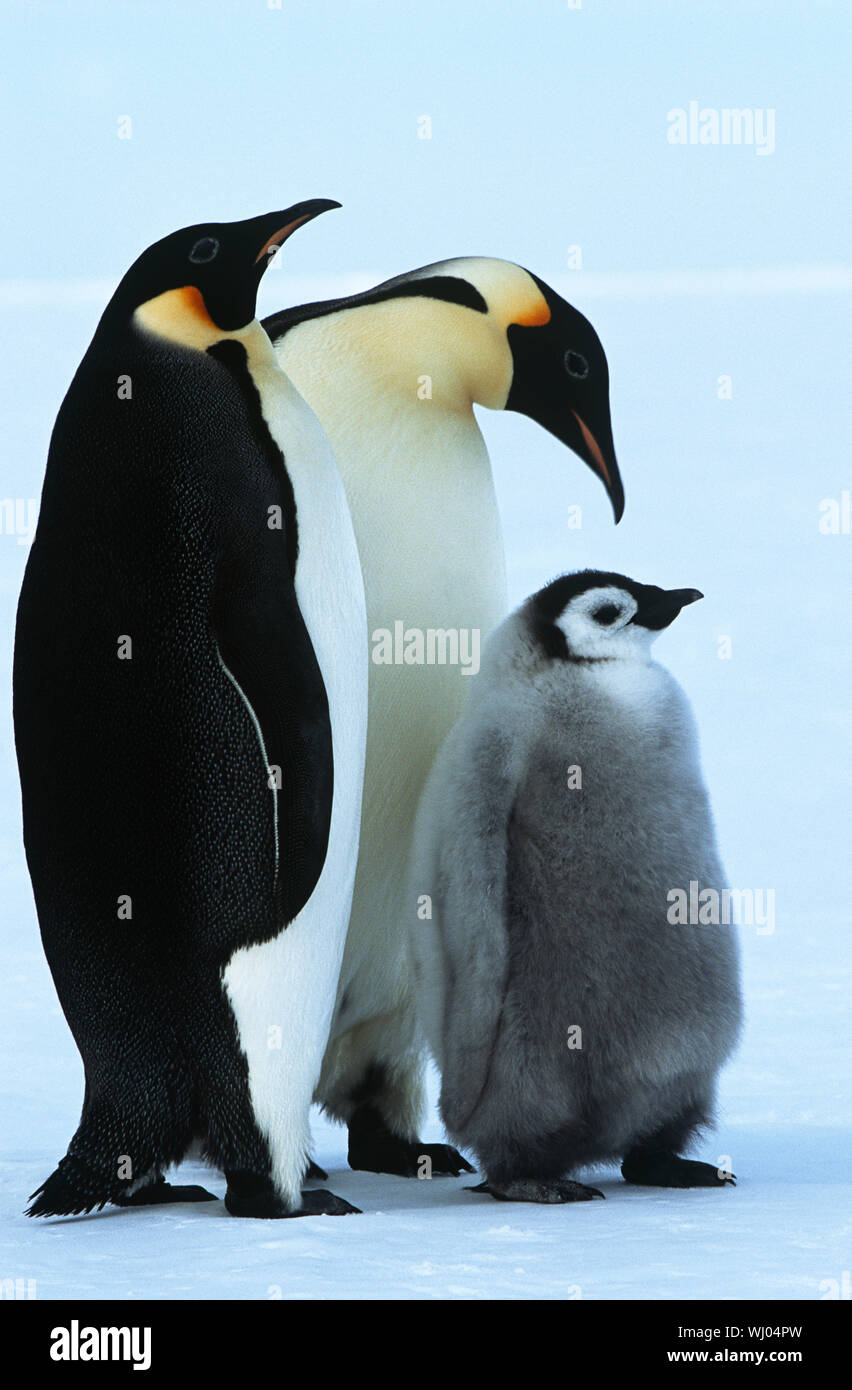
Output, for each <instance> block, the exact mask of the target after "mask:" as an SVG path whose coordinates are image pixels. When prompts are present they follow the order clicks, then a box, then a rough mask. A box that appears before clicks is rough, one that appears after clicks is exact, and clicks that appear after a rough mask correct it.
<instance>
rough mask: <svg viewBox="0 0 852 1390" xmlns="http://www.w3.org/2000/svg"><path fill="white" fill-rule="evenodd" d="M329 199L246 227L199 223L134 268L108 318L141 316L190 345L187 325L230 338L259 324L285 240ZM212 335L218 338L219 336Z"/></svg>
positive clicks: (247, 222) (267, 216)
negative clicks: (262, 293) (267, 275)
mask: <svg viewBox="0 0 852 1390" xmlns="http://www.w3.org/2000/svg"><path fill="white" fill-rule="evenodd" d="M339 206H340V204H339V203H335V202H332V201H330V200H329V199H327V198H313V199H311V200H309V201H308V202H304V203H296V204H294V206H293V207H291V208H286V209H285V210H284V211H281V212H269V213H264V214H263V215H262V216H260V217H250V218H247V219H246V220H245V221H244V222H210V223H199V224H198V225H197V226H194V227H183V228H182V229H181V230H180V231H178V232H172V234H171V235H170V236H167V237H164V238H163V239H162V241H157V242H155V243H154V245H153V246H149V247H148V249H147V251H143V252H142V255H141V256H140V257H139V258H138V260H136V261H135V262H134V264H133V265H132V266H131V267H130V269H129V270H128V272H127V274H126V275H125V276H124V279H123V280H122V281H121V284H120V285H119V287H118V289H117V290H116V292H115V295H114V296H113V299H112V301H111V303H110V305H109V307H108V309H107V313H106V314H105V316H104V317H105V319H109V320H112V321H116V320H120V319H122V318H124V319H126V318H129V317H130V316H132V315H133V314H134V313H135V312H137V311H141V312H140V319H141V321H142V322H143V323H144V324H145V326H147V327H150V328H154V329H156V330H157V331H159V332H161V333H164V334H165V336H167V337H173V338H175V339H176V340H177V341H180V342H183V341H186V340H187V339H186V331H185V322H191V321H192V320H195V321H196V322H197V324H199V325H201V326H203V327H204V328H206V329H209V330H219V331H220V332H222V333H232V332H236V331H238V330H240V329H244V328H246V327H247V326H248V325H249V324H250V323H251V322H252V320H253V319H254V316H255V308H256V302H257V291H258V286H259V285H260V281H261V277H262V275H263V272H264V271H265V269H266V267H267V266H268V265H269V262H270V260H271V258H272V256H273V255H275V253H276V252H277V251H278V249H279V247H281V246H282V245H283V243H284V242H285V241H286V240H287V238H288V237H289V236H290V235H291V234H292V233H293V232H294V231H295V230H296V228H297V227H300V226H301V225H302V223H303V222H309V221H310V220H311V218H313V217H316V216H317V215H318V214H319V213H321V212H326V211H328V209H329V208H336V207H339ZM214 336H215V334H214Z"/></svg>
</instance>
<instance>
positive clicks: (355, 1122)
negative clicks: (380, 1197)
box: [348, 1105, 476, 1178]
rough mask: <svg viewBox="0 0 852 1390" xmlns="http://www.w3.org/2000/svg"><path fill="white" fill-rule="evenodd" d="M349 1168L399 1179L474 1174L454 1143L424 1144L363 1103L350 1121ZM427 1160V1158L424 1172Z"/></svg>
mask: <svg viewBox="0 0 852 1390" xmlns="http://www.w3.org/2000/svg"><path fill="white" fill-rule="evenodd" d="M348 1158H349V1167H350V1168H355V1169H357V1170H359V1171H360V1172H364V1173H393V1174H395V1175H396V1176H397V1177H400V1178H417V1177H423V1176H427V1175H428V1176H429V1177H438V1176H441V1177H443V1176H447V1175H450V1176H452V1177H454V1178H457V1177H458V1175H459V1173H475V1172H476V1169H475V1168H473V1167H471V1165H470V1164H469V1163H468V1161H467V1159H466V1158H462V1156H461V1154H460V1153H459V1152H458V1150H457V1149H454V1148H453V1146H452V1145H451V1144H422V1143H421V1142H420V1140H419V1139H403V1138H401V1136H400V1135H398V1134H394V1133H393V1131H392V1130H390V1129H388V1127H387V1125H386V1124H385V1122H384V1120H383V1119H382V1117H381V1115H380V1114H379V1112H378V1110H376V1109H375V1108H374V1107H373V1106H372V1105H361V1106H359V1107H358V1109H357V1110H356V1111H355V1113H354V1114H353V1116H352V1119H351V1120H350V1122H349V1154H348ZM424 1159H425V1160H428V1168H427V1172H426V1173H424V1171H423V1170H424Z"/></svg>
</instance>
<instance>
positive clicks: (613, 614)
mask: <svg viewBox="0 0 852 1390" xmlns="http://www.w3.org/2000/svg"><path fill="white" fill-rule="evenodd" d="M620 612H621V609H620V608H619V607H618V605H617V604H615V603H604V604H602V605H601V607H600V608H596V609H595V611H594V613H593V614H592V617H593V618H594V620H595V622H596V623H601V624H602V625H603V626H604V627H609V625H610V623H614V622H615V620H616V618H617V617H618V615H619V613H620Z"/></svg>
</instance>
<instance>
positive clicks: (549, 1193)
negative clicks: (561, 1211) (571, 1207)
mask: <svg viewBox="0 0 852 1390" xmlns="http://www.w3.org/2000/svg"><path fill="white" fill-rule="evenodd" d="M466 1190H467V1191H468V1192H487V1193H488V1194H489V1195H490V1196H492V1197H496V1198H497V1201H498V1202H542V1203H544V1204H545V1205H547V1206H557V1205H562V1204H563V1203H565V1202H591V1201H593V1200H594V1198H595V1197H600V1198H601V1200H604V1194H603V1193H602V1192H599V1191H598V1189H597V1188H596V1187H586V1185H585V1183H582V1182H572V1181H571V1180H570V1179H569V1178H513V1179H512V1180H511V1181H510V1182H501V1183H496V1182H490V1181H486V1182H481V1183H479V1185H478V1186H477V1187H468V1188H467V1189H466Z"/></svg>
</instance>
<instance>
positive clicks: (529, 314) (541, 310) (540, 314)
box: [512, 295, 550, 328]
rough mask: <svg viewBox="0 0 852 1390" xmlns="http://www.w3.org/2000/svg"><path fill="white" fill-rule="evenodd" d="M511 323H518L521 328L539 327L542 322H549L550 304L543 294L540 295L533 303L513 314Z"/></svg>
mask: <svg viewBox="0 0 852 1390" xmlns="http://www.w3.org/2000/svg"><path fill="white" fill-rule="evenodd" d="M512 323H518V324H520V325H521V327H522V328H540V327H542V325H543V324H545V323H550V305H549V304H548V302H547V300H546V299H545V297H544V295H541V297H540V298H539V300H538V301H537V302H536V303H535V304H531V305H530V306H529V307H528V308H526V309H522V310H521V312H520V313H518V314H514V315H513V316H512Z"/></svg>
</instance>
